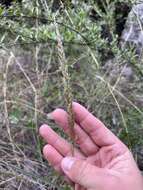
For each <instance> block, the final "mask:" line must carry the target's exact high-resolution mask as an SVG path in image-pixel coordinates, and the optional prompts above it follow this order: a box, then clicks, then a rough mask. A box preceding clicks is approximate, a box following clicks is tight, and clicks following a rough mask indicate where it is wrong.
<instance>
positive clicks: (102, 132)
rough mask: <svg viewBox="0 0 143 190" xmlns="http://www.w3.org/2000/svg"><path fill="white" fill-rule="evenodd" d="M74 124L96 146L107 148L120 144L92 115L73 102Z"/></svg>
mask: <svg viewBox="0 0 143 190" xmlns="http://www.w3.org/2000/svg"><path fill="white" fill-rule="evenodd" d="M73 112H74V114H75V120H76V122H77V123H78V124H79V125H80V126H81V127H82V128H83V129H84V131H86V132H87V133H88V134H89V136H90V137H91V138H92V140H93V141H94V142H95V143H96V144H97V145H98V146H100V147H101V146H107V145H112V144H114V143H121V144H122V142H121V141H120V140H119V139H118V138H117V137H116V136H115V135H114V134H113V133H112V132H111V131H110V130H109V129H108V128H107V127H105V125H104V124H103V123H102V122H101V121H100V120H99V119H97V118H96V117H95V116H94V115H92V114H91V113H90V112H89V111H88V110H87V109H86V108H85V107H83V106H82V105H80V104H79V103H77V102H73Z"/></svg>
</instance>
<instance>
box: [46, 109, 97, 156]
mask: <svg viewBox="0 0 143 190" xmlns="http://www.w3.org/2000/svg"><path fill="white" fill-rule="evenodd" d="M50 117H51V118H52V119H54V120H55V122H56V123H57V124H58V125H59V126H60V127H61V128H62V129H63V130H64V132H66V133H67V134H68V135H69V136H70V130H69V126H68V114H67V112H65V111H64V110H62V109H56V110H55V111H53V112H52V113H51V114H50ZM74 131H75V134H76V138H75V141H76V143H77V144H78V145H79V147H80V148H81V150H82V152H84V153H85V154H86V155H91V154H94V153H96V152H97V151H98V150H99V147H98V146H96V144H95V143H94V142H93V140H92V139H91V138H90V137H89V135H87V133H86V132H85V131H84V130H83V129H82V128H81V127H80V126H79V125H78V124H77V123H75V126H74Z"/></svg>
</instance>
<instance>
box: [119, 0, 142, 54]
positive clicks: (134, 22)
mask: <svg viewBox="0 0 143 190" xmlns="http://www.w3.org/2000/svg"><path fill="white" fill-rule="evenodd" d="M142 27H143V3H141V2H140V3H139V2H138V3H136V4H135V5H133V7H132V9H131V11H130V13H129V15H128V18H127V21H126V25H125V29H124V31H123V33H122V36H121V46H122V48H125V46H126V45H127V44H131V45H133V46H134V47H135V48H136V52H137V54H138V55H141V53H142V49H143V28H142Z"/></svg>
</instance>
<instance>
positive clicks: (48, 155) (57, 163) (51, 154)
mask: <svg viewBox="0 0 143 190" xmlns="http://www.w3.org/2000/svg"><path fill="white" fill-rule="evenodd" d="M43 155H44V157H45V159H46V160H48V162H49V163H50V164H51V165H52V166H53V168H54V169H55V170H56V171H57V172H58V173H60V174H62V175H64V173H63V170H62V168H61V161H62V159H63V156H62V155H61V154H60V153H59V152H58V151H57V150H56V149H55V148H54V147H52V146H51V145H49V144H48V145H45V146H44V148H43ZM64 178H65V180H66V181H67V182H68V183H69V184H70V185H73V183H72V182H71V180H70V179H69V178H68V177H67V176H65V177H64Z"/></svg>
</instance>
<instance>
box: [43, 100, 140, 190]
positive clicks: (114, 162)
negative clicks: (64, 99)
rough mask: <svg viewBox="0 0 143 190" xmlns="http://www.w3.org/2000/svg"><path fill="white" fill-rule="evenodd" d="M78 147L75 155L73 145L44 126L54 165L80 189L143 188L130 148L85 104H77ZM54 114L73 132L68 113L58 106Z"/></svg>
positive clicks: (47, 151)
mask: <svg viewBox="0 0 143 190" xmlns="http://www.w3.org/2000/svg"><path fill="white" fill-rule="evenodd" d="M73 112H74V114H75V127H74V129H75V133H76V144H77V145H78V146H79V148H78V149H76V148H75V150H74V152H75V153H74V154H75V155H74V157H71V145H70V144H69V143H68V142H67V141H66V140H64V139H63V138H62V137H60V136H59V135H58V134H57V133H56V132H54V131H53V130H52V129H51V128H50V127H49V126H47V125H43V126H42V127H41V128H40V135H41V136H42V137H43V138H44V139H45V141H46V142H47V143H48V145H46V146H45V147H44V149H43V154H44V156H45V158H46V159H47V160H48V161H49V162H50V163H51V165H52V166H53V167H54V168H55V170H57V171H58V172H60V173H61V174H63V175H65V176H66V177H68V179H70V181H71V182H72V183H75V184H78V185H76V188H75V189H77V190H83V189H84V190H85V189H86V190H114V189H115V190H129V189H130V190H142V189H143V177H142V176H141V173H140V171H139V169H138V167H137V165H136V163H135V161H134V159H133V156H132V154H131V152H130V151H129V150H128V148H127V147H126V146H125V145H124V144H123V143H122V142H121V141H120V140H119V139H118V138H117V137H116V136H115V135H114V134H113V133H112V132H111V131H110V130H108V129H107V128H106V127H105V126H104V124H103V123H102V122H101V121H99V120H98V119H97V118H96V117H94V116H93V115H92V114H91V113H89V112H88V111H87V110H86V109H85V108H84V107H83V106H81V105H80V104H78V103H73ZM50 117H51V118H52V119H53V120H55V122H56V123H57V124H58V125H59V126H60V127H61V128H62V129H63V130H64V132H65V133H67V134H69V133H70V132H69V127H68V115H67V113H66V112H65V111H64V110H62V109H56V110H55V111H54V112H52V113H51V114H50Z"/></svg>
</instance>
